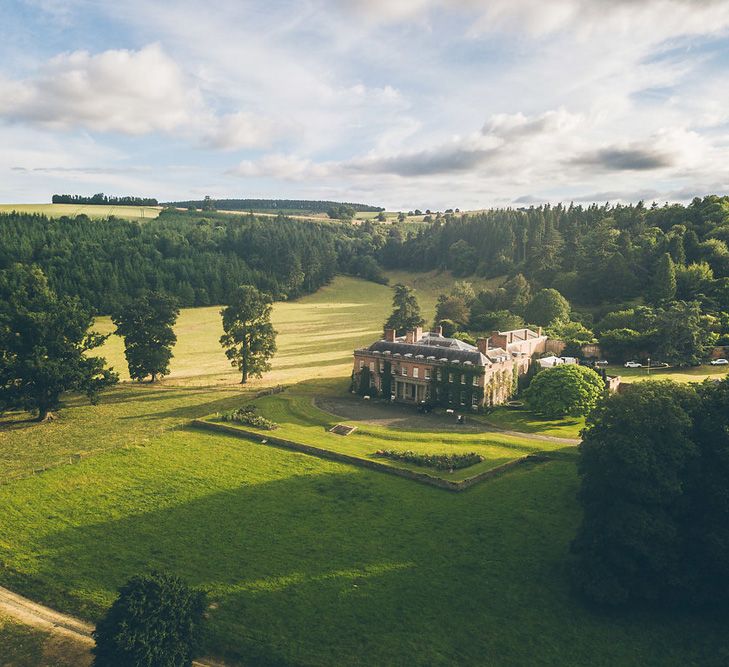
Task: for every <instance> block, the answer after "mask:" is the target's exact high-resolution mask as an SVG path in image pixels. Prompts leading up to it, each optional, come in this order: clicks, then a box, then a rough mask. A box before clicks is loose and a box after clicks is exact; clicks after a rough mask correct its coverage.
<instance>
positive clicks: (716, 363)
mask: <svg viewBox="0 0 729 667" xmlns="http://www.w3.org/2000/svg"><path fill="white" fill-rule="evenodd" d="M709 363H710V364H711V365H712V366H726V365H729V359H723V358H722V359H712V360H711V361H710V362H709Z"/></svg>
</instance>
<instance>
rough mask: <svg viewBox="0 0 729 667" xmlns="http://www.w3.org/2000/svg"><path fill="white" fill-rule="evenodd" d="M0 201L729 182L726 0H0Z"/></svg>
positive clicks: (562, 191)
mask: <svg viewBox="0 0 729 667" xmlns="http://www.w3.org/2000/svg"><path fill="white" fill-rule="evenodd" d="M0 24H2V25H3V34H4V36H5V39H4V40H3V41H2V43H0V145H1V146H2V150H0V201H3V202H17V203H21V202H42V201H48V200H49V198H50V195H51V194H53V193H54V192H71V193H85V194H92V193H94V192H99V191H103V192H106V193H108V194H117V195H123V194H136V195H146V196H156V197H158V198H160V199H161V200H171V199H186V198H201V197H202V196H204V195H206V194H210V195H211V196H213V197H219V198H222V197H281V198H311V199H337V200H347V201H361V202H368V203H373V204H378V205H383V206H386V207H388V208H389V209H394V210H398V209H413V208H426V207H427V208H433V209H438V208H440V209H442V208H447V207H455V206H459V207H461V208H463V209H469V208H481V207H487V206H504V205H528V204H532V203H540V202H544V201H550V202H557V201H579V202H589V201H601V202H602V201H606V200H610V201H613V202H615V201H636V200H638V199H647V200H649V201H652V200H656V201H658V202H663V201H686V200H688V199H691V198H692V197H693V196H696V195H702V194H707V193H713V192H718V193H726V192H727V190H729V86H728V85H727V83H726V81H727V74H729V38H728V37H729V3H727V2H726V1H724V0H692V1H688V0H641V1H639V2H636V1H630V0H612V1H610V2H608V0H551V1H550V2H549V3H546V2H542V1H538V0H491V1H482V0H389V1H388V0H351V1H350V2H346V3H345V2H336V1H334V0H299V1H296V2H288V1H283V0H278V1H276V0H269V1H268V2H256V1H252V0H249V1H247V2H238V1H233V0H208V1H206V2H200V1H199V0H175V1H172V0H157V1H155V2H149V1H148V0H118V1H116V2H106V1H99V0H96V1H92V0H4V2H3V3H1V4H0Z"/></svg>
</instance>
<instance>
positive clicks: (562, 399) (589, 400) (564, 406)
mask: <svg viewBox="0 0 729 667" xmlns="http://www.w3.org/2000/svg"><path fill="white" fill-rule="evenodd" d="M604 393H605V383H604V382H603V380H602V378H601V377H600V376H599V375H598V374H597V373H596V372H595V371H593V370H592V369H591V368H587V367H585V366H577V365H575V364H563V365H561V366H555V367H554V368H547V369H544V370H542V371H540V372H539V373H537V374H536V376H535V377H534V378H533V379H532V381H531V383H530V385H529V387H528V388H527V389H526V390H525V391H524V400H525V401H526V403H527V405H528V407H529V409H530V410H533V411H534V412H537V413H539V414H542V415H544V416H545V417H547V418H550V419H555V418H557V417H565V416H571V417H579V416H580V415H586V414H589V412H590V411H591V410H592V409H593V408H594V407H595V406H596V405H597V404H598V402H599V400H600V398H601V397H602V396H603V394H604Z"/></svg>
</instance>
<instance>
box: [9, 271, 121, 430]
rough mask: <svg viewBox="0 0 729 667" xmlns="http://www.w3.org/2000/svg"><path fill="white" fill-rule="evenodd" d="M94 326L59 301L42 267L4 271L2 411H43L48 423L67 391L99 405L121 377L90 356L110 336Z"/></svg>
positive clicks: (71, 303)
mask: <svg viewBox="0 0 729 667" xmlns="http://www.w3.org/2000/svg"><path fill="white" fill-rule="evenodd" d="M92 324H93V315H92V313H91V312H90V310H88V309H86V308H84V307H83V306H82V305H81V303H80V301H79V300H78V299H76V298H70V297H58V296H57V295H56V294H55V293H54V292H53V291H52V290H51V289H50V288H49V287H48V282H47V280H46V277H45V276H44V275H43V272H42V271H41V270H40V269H38V268H35V267H31V266H23V265H20V264H15V265H13V266H12V267H10V268H9V269H6V270H4V271H0V408H2V407H3V406H4V407H16V408H22V409H26V410H37V412H38V420H39V421H43V420H45V419H46V417H47V416H48V414H49V412H50V411H51V410H55V409H57V408H58V407H59V405H60V400H61V396H62V395H63V394H64V393H65V392H69V391H80V392H84V393H86V394H87V395H88V397H89V399H90V400H91V401H92V402H95V401H96V399H97V396H98V393H99V391H100V390H101V389H103V388H104V387H107V386H109V385H111V384H114V383H115V382H116V381H117V380H118V376H117V375H116V373H113V372H112V370H110V369H108V368H106V360H105V359H104V358H103V357H94V356H91V355H89V354H88V352H90V351H91V350H94V349H96V348H98V347H99V346H101V345H102V344H103V342H104V341H105V340H106V338H107V336H102V335H101V334H98V333H95V332H93V331H89V328H90V327H91V325H92Z"/></svg>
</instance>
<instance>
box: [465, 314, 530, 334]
mask: <svg viewBox="0 0 729 667" xmlns="http://www.w3.org/2000/svg"><path fill="white" fill-rule="evenodd" d="M470 326H471V328H472V329H476V330H477V331H511V330H512V329H521V328H522V327H523V326H524V318H522V317H521V316H520V315H515V314H514V313H512V312H510V311H508V310H494V311H488V312H484V313H481V314H479V315H475V316H474V315H473V313H472V314H471V321H470Z"/></svg>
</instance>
